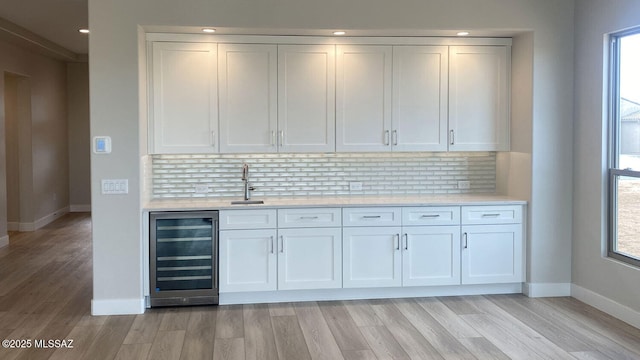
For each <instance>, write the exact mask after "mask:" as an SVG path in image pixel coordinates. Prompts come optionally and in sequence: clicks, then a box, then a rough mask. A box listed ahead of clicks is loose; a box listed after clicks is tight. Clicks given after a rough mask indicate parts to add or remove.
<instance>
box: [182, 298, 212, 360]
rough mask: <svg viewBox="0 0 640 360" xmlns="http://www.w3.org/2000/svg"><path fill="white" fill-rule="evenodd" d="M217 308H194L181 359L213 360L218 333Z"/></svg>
mask: <svg viewBox="0 0 640 360" xmlns="http://www.w3.org/2000/svg"><path fill="white" fill-rule="evenodd" d="M217 317H218V312H217V308H216V307H213V306H211V307H197V308H193V310H192V311H191V315H190V316H189V324H188V325H187V331H186V333H185V338H184V345H183V346H182V353H181V354H180V359H184V360H204V359H206V360H211V359H212V358H213V345H214V338H215V331H216V319H217Z"/></svg>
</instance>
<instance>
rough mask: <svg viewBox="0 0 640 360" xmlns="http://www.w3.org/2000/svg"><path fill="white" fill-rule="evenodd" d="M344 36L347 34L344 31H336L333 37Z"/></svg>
mask: <svg viewBox="0 0 640 360" xmlns="http://www.w3.org/2000/svg"><path fill="white" fill-rule="evenodd" d="M344 34H346V32H344V31H334V32H333V35H344Z"/></svg>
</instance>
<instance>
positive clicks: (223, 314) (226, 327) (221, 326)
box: [216, 305, 244, 339]
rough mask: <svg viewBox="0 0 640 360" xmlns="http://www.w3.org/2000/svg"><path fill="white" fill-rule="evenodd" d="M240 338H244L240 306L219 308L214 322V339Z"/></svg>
mask: <svg viewBox="0 0 640 360" xmlns="http://www.w3.org/2000/svg"><path fill="white" fill-rule="evenodd" d="M241 337H244V320H243V315H242V305H223V306H219V307H218V318H217V320H216V339H233V338H241Z"/></svg>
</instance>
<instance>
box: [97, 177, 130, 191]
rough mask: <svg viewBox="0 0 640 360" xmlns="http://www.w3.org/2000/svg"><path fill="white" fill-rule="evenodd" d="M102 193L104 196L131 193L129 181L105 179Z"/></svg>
mask: <svg viewBox="0 0 640 360" xmlns="http://www.w3.org/2000/svg"><path fill="white" fill-rule="evenodd" d="M102 193H103V194H104V195H118V194H128V193H129V180H128V179H103V180H102Z"/></svg>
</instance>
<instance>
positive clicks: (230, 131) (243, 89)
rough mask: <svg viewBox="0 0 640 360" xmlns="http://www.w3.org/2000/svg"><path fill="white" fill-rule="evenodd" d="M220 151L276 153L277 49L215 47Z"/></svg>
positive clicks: (232, 46)
mask: <svg viewBox="0 0 640 360" xmlns="http://www.w3.org/2000/svg"><path fill="white" fill-rule="evenodd" d="M218 52H219V53H218V76H219V91H220V151H221V152H224V153H241V152H256V153H267V152H275V151H277V147H276V135H277V134H276V128H277V127H276V122H277V115H278V109H277V91H278V84H277V74H278V64H277V56H278V48H277V46H276V45H263V44H259V45H256V44H219V45H218Z"/></svg>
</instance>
